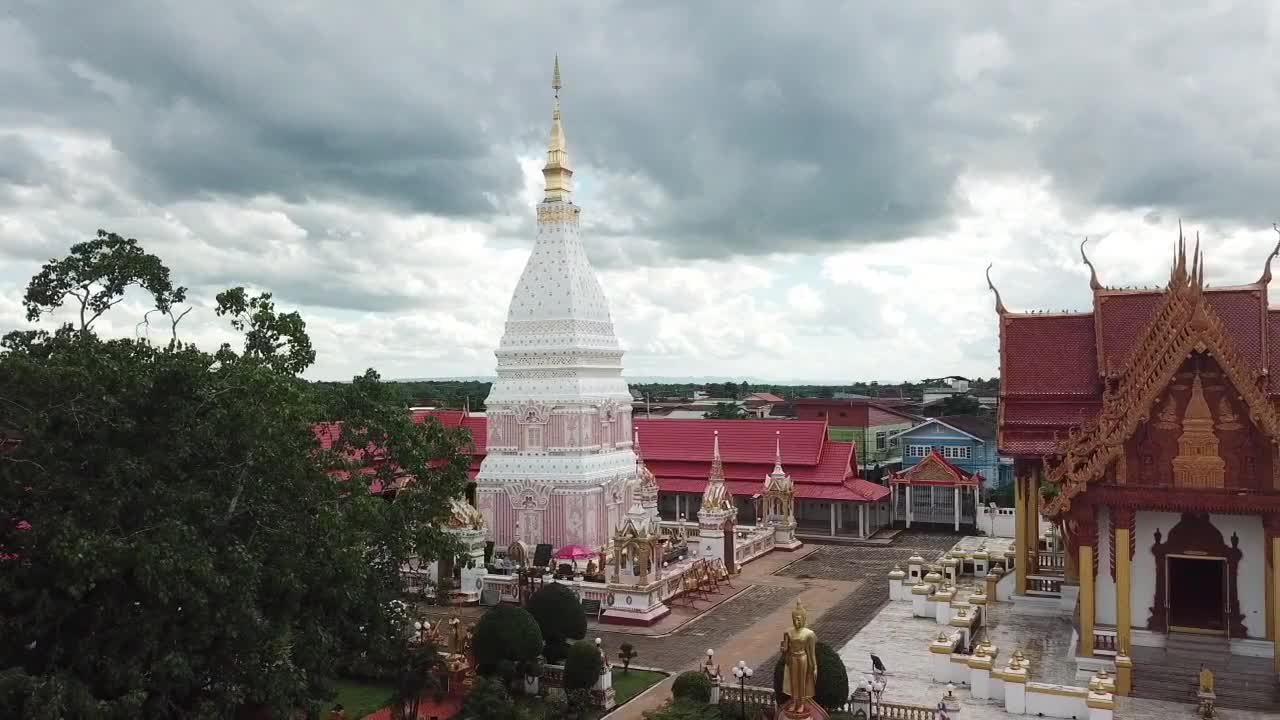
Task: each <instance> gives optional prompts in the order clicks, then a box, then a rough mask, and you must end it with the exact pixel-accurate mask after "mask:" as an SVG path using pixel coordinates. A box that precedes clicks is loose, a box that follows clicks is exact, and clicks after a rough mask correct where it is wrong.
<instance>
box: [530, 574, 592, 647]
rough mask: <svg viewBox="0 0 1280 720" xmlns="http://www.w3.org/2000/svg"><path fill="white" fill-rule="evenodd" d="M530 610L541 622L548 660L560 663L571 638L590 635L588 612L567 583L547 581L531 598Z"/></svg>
mask: <svg viewBox="0 0 1280 720" xmlns="http://www.w3.org/2000/svg"><path fill="white" fill-rule="evenodd" d="M528 607H529V613H530V614H532V615H533V619H534V620H537V621H538V628H539V629H540V630H541V631H542V641H543V642H544V643H545V647H544V648H543V653H542V654H543V656H545V657H546V659H547V662H550V663H559V662H560V661H561V660H563V659H564V657H565V655H566V654H567V653H568V652H569V641H570V640H581V639H582V638H584V637H586V636H587V614H586V613H585V612H583V610H582V603H581V602H580V601H579V600H578V596H577V595H576V594H574V592H573V591H572V590H570V589H569V586H568V585H565V584H563V583H547V584H546V585H543V586H542V587H541V588H540V589H539V590H538V591H537V592H535V593H534V594H533V596H532V597H530V598H529V606H528Z"/></svg>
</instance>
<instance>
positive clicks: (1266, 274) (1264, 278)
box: [1258, 223, 1280, 285]
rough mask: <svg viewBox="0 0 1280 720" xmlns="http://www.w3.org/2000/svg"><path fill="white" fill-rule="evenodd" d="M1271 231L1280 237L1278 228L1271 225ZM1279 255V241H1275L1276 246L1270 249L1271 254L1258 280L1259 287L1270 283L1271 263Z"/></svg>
mask: <svg viewBox="0 0 1280 720" xmlns="http://www.w3.org/2000/svg"><path fill="white" fill-rule="evenodd" d="M1271 229H1272V230H1275V231H1276V235H1280V226H1278V225H1276V224H1275V223H1271ZM1277 255H1280V239H1277V240H1276V246H1275V248H1274V249H1272V251H1271V254H1270V255H1268V256H1267V264H1266V266H1265V267H1263V268H1262V277H1260V278H1258V284H1259V285H1266V284H1267V283H1269V282H1271V261H1272V260H1274V259H1275V257H1276V256H1277Z"/></svg>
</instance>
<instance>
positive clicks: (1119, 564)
mask: <svg viewBox="0 0 1280 720" xmlns="http://www.w3.org/2000/svg"><path fill="white" fill-rule="evenodd" d="M1111 518H1112V522H1113V524H1114V521H1115V518H1116V512H1115V511H1114V510H1112V512H1111ZM1111 542H1112V543H1114V544H1113V545H1112V547H1114V548H1115V554H1116V645H1117V649H1118V650H1119V651H1120V652H1123V653H1128V652H1129V648H1130V647H1131V646H1130V645H1129V636H1130V628H1131V623H1132V621H1131V619H1130V617H1129V613H1130V610H1131V608H1130V605H1129V563H1130V561H1129V528H1128V527H1117V528H1115V533H1114V534H1113V535H1112V536H1111ZM1082 582H1083V581H1082ZM1092 584H1093V583H1092V581H1091V582H1090V585H1092ZM1081 592H1083V588H1082V589H1081Z"/></svg>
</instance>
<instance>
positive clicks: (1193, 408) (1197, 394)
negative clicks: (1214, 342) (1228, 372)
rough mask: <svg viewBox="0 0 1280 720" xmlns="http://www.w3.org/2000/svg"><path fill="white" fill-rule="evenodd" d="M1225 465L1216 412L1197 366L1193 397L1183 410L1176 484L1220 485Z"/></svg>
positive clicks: (1175, 476)
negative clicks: (1215, 425)
mask: <svg viewBox="0 0 1280 720" xmlns="http://www.w3.org/2000/svg"><path fill="white" fill-rule="evenodd" d="M1225 469H1226V463H1225V461H1223V459H1222V457H1221V456H1220V455H1219V454H1218V436H1217V435H1216V434H1214V432H1213V413H1212V412H1210V410H1209V402H1208V400H1206V399H1205V396H1204V383H1202V382H1201V380H1200V371H1199V370H1198V369H1197V370H1196V374H1195V379H1194V380H1192V382H1191V399H1190V400H1188V401H1187V409H1186V411H1185V412H1183V414H1182V434H1181V435H1180V436H1179V437H1178V456H1177V457H1175V458H1174V459H1173V484H1174V486H1175V487H1192V488H1220V487H1222V486H1223V480H1224V471H1225Z"/></svg>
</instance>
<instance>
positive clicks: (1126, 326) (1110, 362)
mask: <svg viewBox="0 0 1280 720" xmlns="http://www.w3.org/2000/svg"><path fill="white" fill-rule="evenodd" d="M1101 297H1102V298H1104V300H1103V301H1102V302H1101V303H1099V306H1098V307H1099V316H1100V320H1101V322H1100V323H1099V325H1100V326H1101V328H1102V337H1101V338H1099V344H1100V345H1101V346H1102V362H1103V364H1104V367H1103V371H1104V372H1116V371H1119V370H1120V369H1121V368H1123V367H1124V364H1125V362H1126V361H1128V359H1129V355H1131V354H1132V353H1133V348H1134V345H1135V344H1136V343H1137V342H1138V338H1140V337H1142V331H1143V330H1146V328H1147V324H1148V323H1150V322H1151V318H1152V317H1154V316H1155V312H1156V309H1157V308H1158V307H1160V293H1158V292H1131V291H1122V292H1116V293H1108V292H1105V291H1104V292H1102V293H1101Z"/></svg>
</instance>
